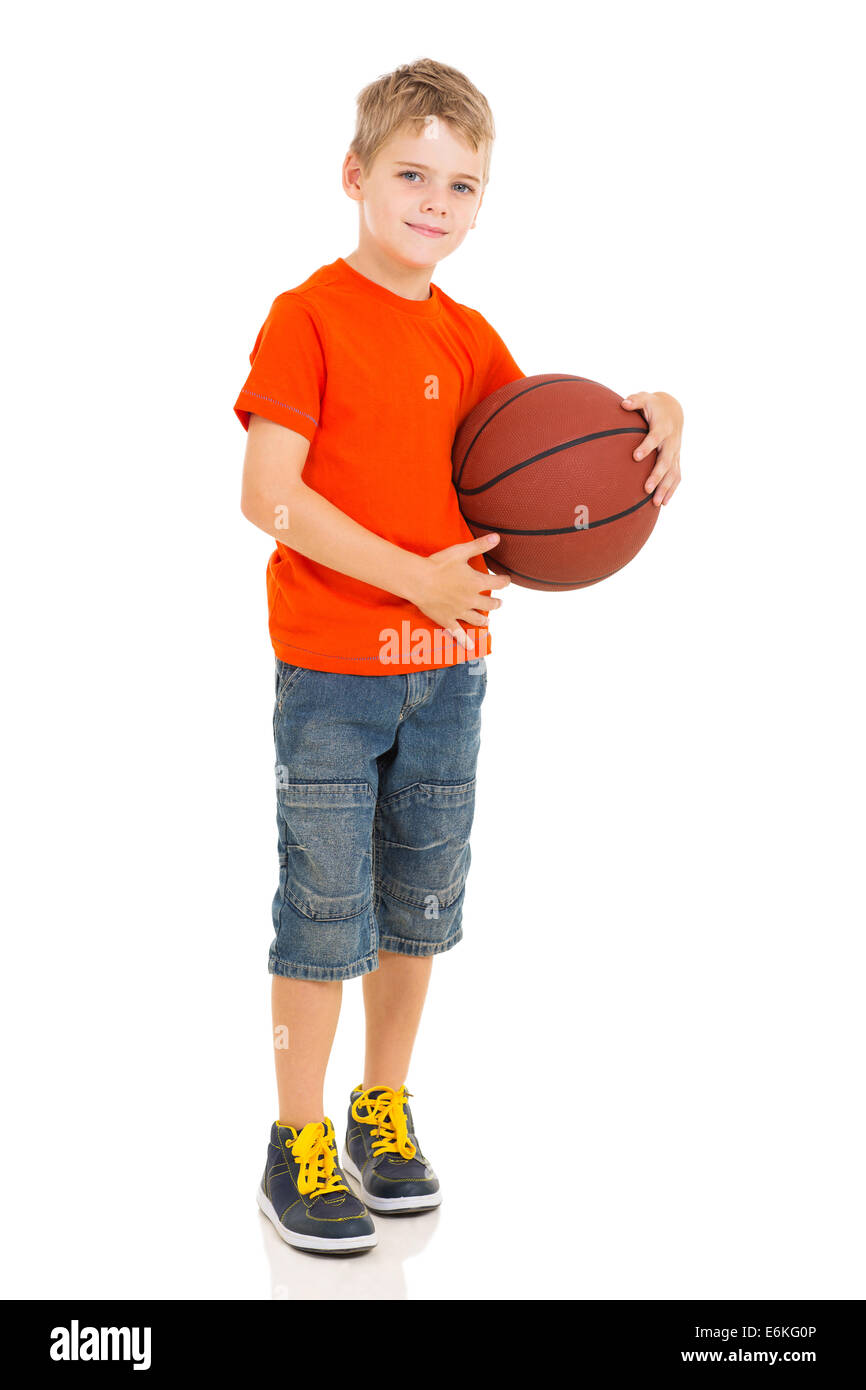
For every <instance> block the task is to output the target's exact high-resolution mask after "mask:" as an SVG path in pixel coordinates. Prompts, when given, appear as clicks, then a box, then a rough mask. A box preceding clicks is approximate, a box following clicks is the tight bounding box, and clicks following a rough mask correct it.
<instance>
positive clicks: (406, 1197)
mask: <svg viewBox="0 0 866 1390" xmlns="http://www.w3.org/2000/svg"><path fill="white" fill-rule="evenodd" d="M411 1094H412V1092H411V1091H407V1090H406V1087H405V1086H401V1087H400V1089H399V1091H395V1090H393V1089H392V1087H390V1086H371V1087H370V1089H369V1090H368V1091H365V1090H364V1088H363V1086H356V1087H355V1089H354V1091H353V1092H352V1099H351V1103H350V1105H349V1123H348V1128H347V1130H346V1149H345V1153H344V1156H343V1167H344V1168H345V1170H346V1172H347V1173H349V1174H350V1175H351V1176H352V1177H353V1178H355V1179H356V1180H357V1181H358V1182H359V1183H360V1184H361V1196H362V1197H363V1199H364V1201H365V1202H366V1204H367V1206H368V1207H369V1208H370V1210H371V1211H378V1212H398V1213H399V1212H401V1211H427V1210H429V1208H430V1207H438V1205H439V1203H440V1202H441V1201H442V1194H441V1192H440V1191H439V1179H438V1178H437V1176H436V1174H435V1173H434V1172H433V1169H432V1168H431V1167H430V1164H429V1163H428V1162H427V1160H426V1158H425V1157H424V1155H423V1154H422V1152H421V1149H420V1147H419V1144H418V1139H417V1137H416V1135H415V1133H414V1124H413V1122H412V1111H411V1110H410V1109H409V1103H408V1101H407V1099H406V1098H407V1096H410V1095H411Z"/></svg>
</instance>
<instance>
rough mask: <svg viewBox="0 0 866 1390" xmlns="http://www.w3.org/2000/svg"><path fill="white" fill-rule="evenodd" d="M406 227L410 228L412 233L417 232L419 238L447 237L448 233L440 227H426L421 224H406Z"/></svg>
mask: <svg viewBox="0 0 866 1390" xmlns="http://www.w3.org/2000/svg"><path fill="white" fill-rule="evenodd" d="M406 226H407V227H411V228H412V231H413V232H419V233H420V235H421V236H447V235H448V233H447V232H446V231H445V230H444V228H442V227H428V226H426V225H425V224H424V223H423V222H407V223H406Z"/></svg>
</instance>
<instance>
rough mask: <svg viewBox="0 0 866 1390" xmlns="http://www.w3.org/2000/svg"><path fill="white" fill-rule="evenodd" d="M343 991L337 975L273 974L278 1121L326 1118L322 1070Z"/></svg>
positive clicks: (299, 1126) (291, 1122)
mask: <svg viewBox="0 0 866 1390" xmlns="http://www.w3.org/2000/svg"><path fill="white" fill-rule="evenodd" d="M342 995H343V982H342V980H294V979H290V978H288V977H286V976H283V975H274V976H273V985H272V988H271V1007H272V1014H273V1023H274V1034H273V1037H274V1062H275V1066H276V1072H277V1094H278V1097H279V1106H280V1114H279V1121H280V1124H281V1125H292V1126H293V1128H295V1129H297V1130H301V1129H303V1127H304V1125H307V1124H309V1123H310V1122H311V1121H312V1120H322V1121H323V1120H324V1118H325V1108H324V1107H325V1102H324V1087H325V1070H326V1068H327V1065H328V1058H329V1057H330V1055H331V1048H332V1046H333V1042H334V1034H335V1033H336V1031H337V1020H338V1018H339V1017H340V1004H341V1001H342Z"/></svg>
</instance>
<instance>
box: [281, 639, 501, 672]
mask: <svg viewBox="0 0 866 1390" xmlns="http://www.w3.org/2000/svg"><path fill="white" fill-rule="evenodd" d="M476 631H478V629H476ZM485 637H486V639H487V640H486V641H485V640H484V639H485ZM271 646H272V647H273V649H274V653H275V655H276V656H278V657H279V659H280V661H284V662H285V663H286V665H288V666H301V667H305V668H306V669H307V670H308V671H330V672H332V673H333V674H335V675H346V676H405V675H411V674H412V673H413V672H414V671H441V670H443V669H444V668H445V667H446V666H457V665H460V664H464V665H465V664H466V663H468V662H470V661H477V660H478V659H479V657H482V656H490V654H491V653H492V651H493V642H492V640H491V637H490V633H489V632H487V633H483V632H480V631H479V632H478V636H477V637H476V639H475V646H474V648H473V650H472V651H471V652H470V651H461V650H460V648H458V647H457V644H456V643H455V648H454V652H453V654H452V656H451V657H450V658H446V659H445V660H442V661H429V662H423V661H421V662H419V661H406V662H397V661H382V660H381V658H380V657H379V655H378V653H377V654H375V655H370V656H363V657H357V656H356V657H352V656H333V655H331V654H330V653H329V652H312V651H309V650H308V649H307V648H306V647H295V646H292V644H291V643H288V642H280V641H278V640H277V639H276V638H274V637H272V638H271Z"/></svg>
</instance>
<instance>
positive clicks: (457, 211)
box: [343, 117, 484, 267]
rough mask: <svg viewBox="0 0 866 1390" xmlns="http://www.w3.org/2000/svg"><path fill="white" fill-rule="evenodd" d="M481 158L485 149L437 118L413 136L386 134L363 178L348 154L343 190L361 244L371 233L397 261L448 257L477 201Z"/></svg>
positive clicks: (412, 262) (472, 220) (417, 262)
mask: <svg viewBox="0 0 866 1390" xmlns="http://www.w3.org/2000/svg"><path fill="white" fill-rule="evenodd" d="M483 157H484V150H483V148H482V149H479V150H478V152H477V153H475V152H473V150H472V148H471V146H469V145H467V144H465V143H464V141H463V140H462V139H461V138H460V137H459V136H458V135H457V134H456V132H455V131H454V129H453V127H452V126H450V125H449V123H448V122H447V121H444V120H442V119H440V118H438V117H430V119H429V122H428V124H427V126H426V128H425V129H424V130H423V131H422V132H421V133H420V134H418V135H415V134H412V133H402V134H396V135H394V136H392V138H391V139H390V140H389V141H388V143H387V144H386V145H383V147H382V149H381V150H380V151H379V153H378V154H377V155H376V158H375V159H374V160H373V166H372V168H371V169H370V171H369V173H368V174H367V175H366V177H365V176H364V174H363V173H362V172H361V169H360V167H359V165H358V161H357V160H356V159H355V156H354V155H353V154H348V155H347V156H346V160H345V163H344V165H343V187H344V188H345V189H346V192H347V193H348V194H349V196H350V197H352V198H355V199H356V200H357V201H358V202H359V203H360V205H361V239H362V241H363V239H364V238H365V237H366V236H369V237H371V238H372V239H373V240H374V241H375V242H376V243H377V245H378V246H379V248H380V249H381V250H382V251H384V252H386V254H388V255H390V256H392V257H393V258H394V259H395V260H397V261H400V262H401V263H402V264H403V265H414V266H418V267H421V266H430V265H435V264H436V263H437V262H438V261H442V260H444V259H445V257H446V256H450V255H451V253H452V252H453V251H456V250H457V247H458V246H459V245H460V243H461V242H462V240H463V238H464V237H465V236H466V234H467V232H468V231H469V230H470V228H471V227H472V226H473V225H474V223H475V214H476V213H477V212H478V209H479V208H480V206H481V200H482V198H483V196H484V193H483V190H482V186H481V176H482V171H483ZM417 228H422V229H423V228H433V229H436V231H438V233H439V235H432V236H431V235H429V234H427V233H425V231H424V230H420V231H419V230H417Z"/></svg>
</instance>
